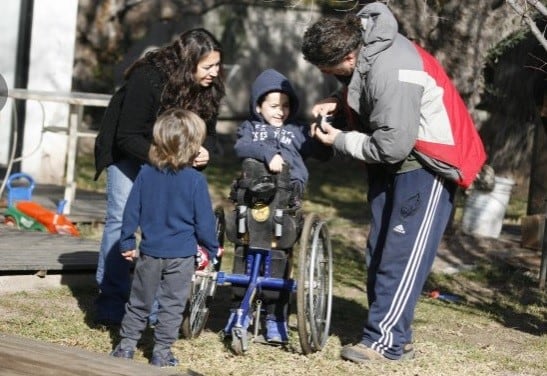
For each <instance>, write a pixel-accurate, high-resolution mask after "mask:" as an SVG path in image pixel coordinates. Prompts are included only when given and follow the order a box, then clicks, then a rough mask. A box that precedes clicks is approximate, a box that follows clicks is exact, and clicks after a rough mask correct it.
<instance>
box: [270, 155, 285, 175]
mask: <svg viewBox="0 0 547 376" xmlns="http://www.w3.org/2000/svg"><path fill="white" fill-rule="evenodd" d="M284 164H285V161H284V160H283V157H282V156H281V155H280V154H276V155H274V157H273V158H272V160H271V161H270V163H269V164H268V168H269V169H270V171H271V172H276V173H277V172H281V171H282V170H283V165H284Z"/></svg>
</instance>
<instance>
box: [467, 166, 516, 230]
mask: <svg viewBox="0 0 547 376" xmlns="http://www.w3.org/2000/svg"><path fill="white" fill-rule="evenodd" d="M514 184H515V182H514V181H513V180H512V179H508V178H501V177H497V176H496V178H495V184H494V189H493V190H492V192H484V191H479V190H476V189H474V190H472V191H471V194H470V195H469V197H468V198H467V201H466V203H465V208H464V211H463V218H462V230H463V232H465V233H466V234H470V235H478V236H484V237H488V238H498V237H499V236H500V233H501V227H502V225H503V218H504V217H505V210H506V209H507V204H508V203H509V197H510V196H511V190H512V188H513V185H514Z"/></svg>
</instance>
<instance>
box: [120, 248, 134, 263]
mask: <svg viewBox="0 0 547 376" xmlns="http://www.w3.org/2000/svg"><path fill="white" fill-rule="evenodd" d="M122 257H123V258H124V259H126V260H127V261H131V262H133V261H134V260H135V259H136V258H137V250H135V249H132V250H129V251H124V252H122Z"/></svg>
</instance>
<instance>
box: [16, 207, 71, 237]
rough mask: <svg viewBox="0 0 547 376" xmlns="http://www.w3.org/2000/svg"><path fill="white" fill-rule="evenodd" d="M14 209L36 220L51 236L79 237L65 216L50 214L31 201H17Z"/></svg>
mask: <svg viewBox="0 0 547 376" xmlns="http://www.w3.org/2000/svg"><path fill="white" fill-rule="evenodd" d="M15 208H16V209H17V210H19V211H20V212H22V213H24V214H26V215H28V216H29V217H32V218H34V219H36V220H37V221H38V222H40V223H41V224H43V225H44V226H45V227H46V228H47V230H48V231H49V232H51V233H53V234H62V235H72V236H80V232H79V231H78V229H77V228H76V226H75V225H74V224H73V223H72V222H71V221H70V220H69V219H68V218H67V217H66V216H64V215H63V214H59V213H55V212H52V211H51V210H48V209H46V208H44V207H43V206H42V205H40V204H37V203H35V202H32V201H19V202H17V203H16V204H15Z"/></svg>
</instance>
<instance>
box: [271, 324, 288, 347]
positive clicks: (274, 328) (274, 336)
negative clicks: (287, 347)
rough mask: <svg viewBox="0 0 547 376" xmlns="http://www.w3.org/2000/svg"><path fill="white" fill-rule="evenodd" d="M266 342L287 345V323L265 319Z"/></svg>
mask: <svg viewBox="0 0 547 376" xmlns="http://www.w3.org/2000/svg"><path fill="white" fill-rule="evenodd" d="M266 341H268V342H270V343H280V344H285V343H288V342H289V335H288V330H287V322H286V321H276V320H273V319H266Z"/></svg>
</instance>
